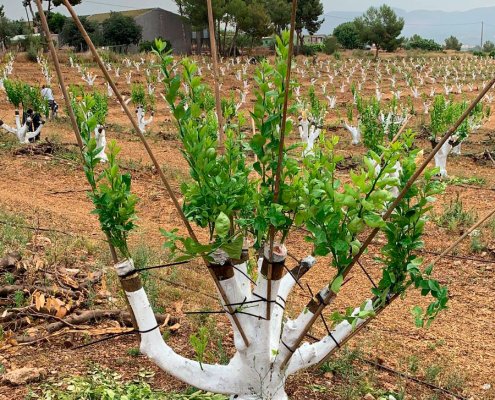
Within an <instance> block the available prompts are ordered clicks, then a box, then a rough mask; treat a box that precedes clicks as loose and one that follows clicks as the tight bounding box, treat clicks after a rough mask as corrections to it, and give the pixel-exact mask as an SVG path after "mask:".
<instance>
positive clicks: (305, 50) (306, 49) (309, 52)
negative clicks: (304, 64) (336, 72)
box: [301, 44, 317, 56]
mask: <svg viewBox="0 0 495 400" xmlns="http://www.w3.org/2000/svg"><path fill="white" fill-rule="evenodd" d="M316 53H317V51H316V48H315V47H314V46H311V45H307V44H305V45H303V46H302V47H301V54H302V55H303V56H314V55H315V54H316Z"/></svg>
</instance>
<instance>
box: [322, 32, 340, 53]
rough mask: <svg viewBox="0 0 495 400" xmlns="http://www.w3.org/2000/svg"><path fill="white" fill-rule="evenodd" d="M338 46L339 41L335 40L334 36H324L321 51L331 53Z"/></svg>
mask: <svg viewBox="0 0 495 400" xmlns="http://www.w3.org/2000/svg"><path fill="white" fill-rule="evenodd" d="M338 47H339V43H338V41H337V38H336V37H335V36H328V37H327V38H325V40H324V41H323V52H324V53H325V54H329V55H330V54H333V53H335V52H336V51H337V49H338Z"/></svg>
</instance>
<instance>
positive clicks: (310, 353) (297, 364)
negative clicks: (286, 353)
mask: <svg viewBox="0 0 495 400" xmlns="http://www.w3.org/2000/svg"><path fill="white" fill-rule="evenodd" d="M364 310H365V311H372V310H373V302H372V301H371V300H368V301H367V302H366V305H365V307H364ZM359 312H361V308H360V307H357V308H355V309H354V311H353V313H352V316H357V315H358V314H359ZM364 321H365V319H361V318H360V319H358V320H357V323H356V328H357V327H359V326H360V325H362V324H363V322H364ZM352 331H353V328H352V325H351V324H350V323H349V322H347V321H343V322H341V323H339V324H338V325H337V326H336V327H335V329H334V330H332V331H331V334H332V336H330V335H328V336H325V337H324V338H323V339H322V340H320V341H319V342H316V343H314V344H308V343H304V344H303V345H302V346H301V347H300V348H299V349H297V350H296V352H295V353H294V355H293V356H292V358H291V361H290V363H289V366H288V368H287V374H289V375H292V374H294V373H296V372H298V371H300V370H302V369H305V368H309V367H311V366H313V365H315V364H318V363H319V362H321V361H322V360H323V359H324V358H325V357H326V356H327V355H328V353H329V352H330V351H332V350H333V349H334V348H335V347H336V346H337V344H336V343H335V342H337V343H339V344H340V343H342V342H343V341H344V340H345V339H346V338H347V337H348V336H349V335H350V334H351V333H352ZM332 337H333V339H332Z"/></svg>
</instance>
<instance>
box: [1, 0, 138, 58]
mask: <svg viewBox="0 0 495 400" xmlns="http://www.w3.org/2000/svg"><path fill="white" fill-rule="evenodd" d="M45 2H46V3H48V8H47V10H45V11H44V12H45V15H46V17H47V22H48V26H49V28H50V31H51V32H52V33H55V34H58V35H59V39H60V42H61V43H62V44H65V45H68V46H71V47H74V48H75V49H76V50H86V49H87V48H86V42H85V41H84V39H83V37H82V35H81V33H80V32H79V30H78V29H77V26H76V25H75V23H74V21H73V20H72V19H71V18H68V17H66V16H64V15H62V14H60V13H59V12H56V11H53V9H54V8H56V7H58V6H60V5H61V0H48V1H47V0H45ZM80 2H81V0H71V1H70V3H71V4H72V5H77V4H79V3H80ZM23 6H24V7H25V9H26V16H27V22H26V21H23V20H17V21H14V20H10V19H8V18H7V17H6V15H5V12H4V7H3V6H0V42H1V43H3V44H4V45H7V44H8V42H9V40H10V38H12V37H13V36H16V35H30V34H32V33H36V32H41V31H42V30H41V26H40V18H39V14H38V12H35V11H34V10H33V6H32V5H31V1H30V0H24V1H23ZM80 20H81V22H82V24H83V26H84V27H85V29H86V31H87V32H88V34H89V36H90V37H91V39H92V40H93V42H94V43H95V44H96V45H98V46H127V45H130V44H138V43H139V42H140V41H141V37H142V33H141V27H140V26H139V25H138V24H136V22H135V21H134V19H133V18H131V17H128V16H125V15H123V14H122V13H117V12H111V13H110V15H109V18H107V19H106V20H105V21H103V22H102V23H96V22H94V21H91V20H89V19H88V18H86V17H80ZM27 42H28V45H27V46H26V50H29V49H28V48H27V47H29V46H31V45H32V43H33V41H32V40H31V39H29V38H28V40H27Z"/></svg>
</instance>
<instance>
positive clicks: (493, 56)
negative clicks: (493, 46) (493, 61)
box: [488, 50, 495, 58]
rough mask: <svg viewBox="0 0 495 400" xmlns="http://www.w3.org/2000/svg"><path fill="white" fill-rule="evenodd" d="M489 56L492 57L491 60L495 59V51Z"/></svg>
mask: <svg viewBox="0 0 495 400" xmlns="http://www.w3.org/2000/svg"><path fill="white" fill-rule="evenodd" d="M488 56H490V57H491V58H495V50H493V51H491V52H490V54H488Z"/></svg>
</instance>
